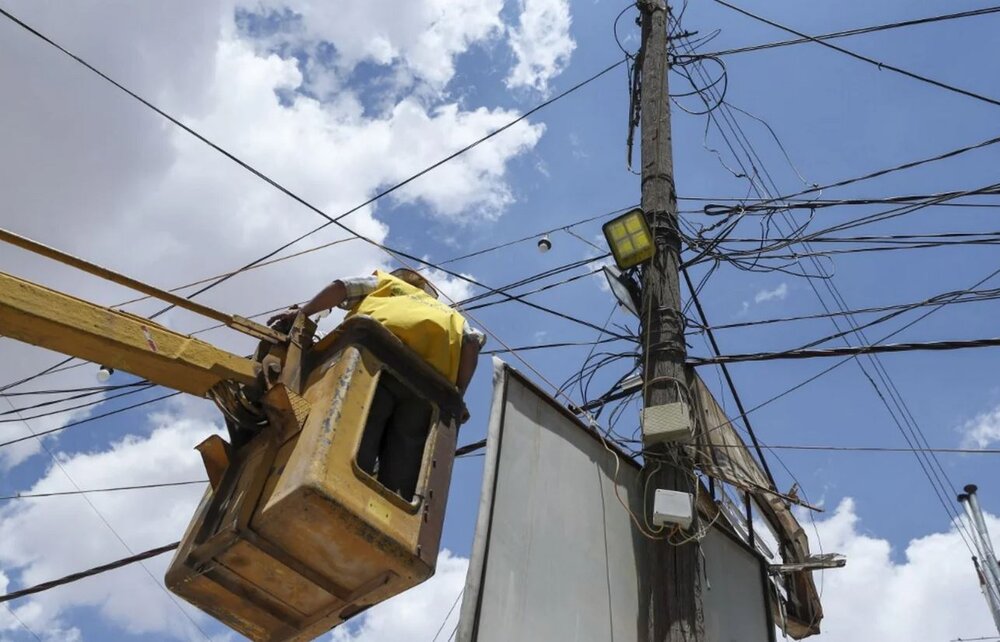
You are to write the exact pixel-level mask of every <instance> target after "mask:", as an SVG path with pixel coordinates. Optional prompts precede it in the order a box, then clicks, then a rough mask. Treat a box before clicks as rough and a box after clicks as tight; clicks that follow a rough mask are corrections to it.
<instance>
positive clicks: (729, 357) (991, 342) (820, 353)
mask: <svg viewBox="0 0 1000 642" xmlns="http://www.w3.org/2000/svg"><path fill="white" fill-rule="evenodd" d="M844 334H846V333H844ZM997 346H1000V337H993V338H988V339H969V340H965V341H926V342H912V343H890V344H881V345H877V344H876V345H863V346H846V347H843V348H825V349H822V350H787V351H784V352H752V353H747V354H726V355H720V356H716V357H692V358H690V359H688V363H689V364H690V365H693V366H705V365H711V364H723V363H743V362H747V361H773V360H775V359H812V358H816V357H844V356H857V355H862V354H883V353H889V352H913V351H918V350H925V351H926V350H931V351H943V350H966V349H969V348H995V347H997Z"/></svg>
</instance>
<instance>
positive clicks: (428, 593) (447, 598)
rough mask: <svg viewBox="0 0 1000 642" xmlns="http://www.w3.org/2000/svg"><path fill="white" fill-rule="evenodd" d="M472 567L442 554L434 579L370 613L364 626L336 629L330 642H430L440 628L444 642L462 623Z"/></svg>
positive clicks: (386, 602) (367, 614)
mask: <svg viewBox="0 0 1000 642" xmlns="http://www.w3.org/2000/svg"><path fill="white" fill-rule="evenodd" d="M468 566H469V560H467V559H465V558H462V557H458V556H455V555H453V554H452V553H451V552H449V551H448V550H443V551H441V554H440V556H439V557H438V563H437V573H436V574H435V575H434V577H432V578H431V579H429V580H427V581H426V582H424V583H423V584H420V585H419V586H417V587H415V588H412V589H410V590H409V591H407V592H405V593H402V594H400V595H397V596H396V597H394V598H392V599H390V600H386V601H385V602H383V603H382V604H379V605H378V606H375V607H373V608H372V609H371V610H369V611H366V612H365V615H364V616H363V619H362V620H361V623H360V624H354V623H351V624H350V625H347V626H342V627H340V628H337V629H334V631H333V633H331V635H330V638H329V639H330V642H397V641H398V640H425V641H426V642H430V641H431V640H433V639H434V636H435V634H437V633H438V630H439V629H440V631H441V633H440V634H439V635H438V640H440V642H444V641H445V640H447V639H449V636H451V633H452V630H453V629H454V628H455V626H456V625H457V624H458V614H459V611H460V610H461V600H460V598H459V594H460V593H461V592H462V589H463V588H464V587H465V573H466V570H467V569H468ZM456 600H458V602H457V603H456ZM453 605H454V608H452V606H453ZM449 611H450V613H449Z"/></svg>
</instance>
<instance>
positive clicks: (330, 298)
mask: <svg viewBox="0 0 1000 642" xmlns="http://www.w3.org/2000/svg"><path fill="white" fill-rule="evenodd" d="M346 298H347V288H346V287H345V286H344V282H343V281H334V282H333V283H331V284H330V285H328V286H326V287H325V288H323V289H322V290H320V291H319V293H318V294H317V295H316V296H314V297H313V298H312V299H311V300H310V301H309V302H308V303H306V304H305V305H303V306H302V307H301V308H296V307H292V308H289V309H288V310H285V311H284V312H281V313H279V314H276V315H274V316H273V317H271V318H270V319H268V320H267V323H268V325H273V324H274V323H275V322H278V321H282V320H291V319H294V318H295V315H296V314H298V313H299V312H302V313H303V314H305V315H306V316H307V317H308V316H311V315H313V314H316V313H317V312H322V311H323V310H329V309H331V308H335V307H337V306H338V305H340V304H341V303H343V302H344V299H346Z"/></svg>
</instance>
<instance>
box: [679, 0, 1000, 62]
mask: <svg viewBox="0 0 1000 642" xmlns="http://www.w3.org/2000/svg"><path fill="white" fill-rule="evenodd" d="M998 12H1000V7H986V8H983V9H973V10H971V11H961V12H958V13H947V14H943V15H939V16H931V17H928V18H916V19H913V20H903V21H900V22H892V23H888V24H881V25H874V26H871V27H859V28H857V29H846V30H844V31H834V32H832V33H826V34H823V35H821V36H812V37H811V38H794V39H791V40H782V41H779V42H769V43H765V44H760V45H751V46H748V47H739V48H736V49H724V50H722V51H715V52H712V53H709V54H695V55H698V56H706V57H707V56H730V55H733V54H739V53H746V52H750V51H761V50H764V49H774V48H776V47H787V46H789V45H798V44H802V43H806V42H812V41H813V40H833V39H835V38H846V37H848V36H858V35H861V34H866V33H875V32H877V31H886V30H888V29H898V28H900V27H912V26H916V25H923V24H930V23H932V22H942V21H945V20H956V19H958V18H971V17H975V16H983V15H988V14H991V13H998Z"/></svg>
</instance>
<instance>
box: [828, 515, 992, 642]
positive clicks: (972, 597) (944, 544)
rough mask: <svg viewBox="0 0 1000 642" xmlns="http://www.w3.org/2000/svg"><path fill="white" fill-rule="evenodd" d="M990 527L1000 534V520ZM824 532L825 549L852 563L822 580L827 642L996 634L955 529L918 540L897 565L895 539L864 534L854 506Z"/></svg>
mask: <svg viewBox="0 0 1000 642" xmlns="http://www.w3.org/2000/svg"><path fill="white" fill-rule="evenodd" d="M987 523H988V526H989V528H990V531H991V532H992V533H1000V519H997V518H996V517H992V516H987ZM817 527H818V529H819V534H820V538H821V540H822V542H823V548H824V550H826V551H832V552H838V553H843V554H845V555H846V557H847V566H846V567H845V568H842V569H835V570H831V571H827V572H826V573H825V577H824V578H823V580H822V587H823V611H824V613H825V617H824V619H823V622H822V624H821V628H822V631H823V632H822V634H821V635H820V637H819V639H820V640H823V642H857V641H858V640H879V641H880V642H912V641H913V640H953V639H955V638H957V637H976V636H980V635H987V634H989V633H990V631H993V630H994V627H993V620H992V618H991V617H990V614H989V610H988V609H987V607H986V602H985V600H984V598H983V596H982V593H981V592H980V591H979V584H978V580H977V578H976V573H975V570H974V569H973V566H972V562H971V560H970V554H969V550H968V549H967V548H966V547H965V545H964V544H963V542H962V539H961V537H960V535H959V533H958V532H957V531H956V530H955V529H954V528H951V529H950V530H948V531H946V532H943V533H932V534H930V535H926V536H923V537H918V538H916V539H913V540H911V541H910V542H909V543H908V544H907V546H906V549H905V551H904V552H903V557H902V560H901V561H899V562H897V561H895V560H894V559H893V555H892V546H891V545H890V543H889V542H888V541H887V540H885V539H881V538H878V537H875V536H873V535H870V534H867V533H865V532H864V529H863V528H862V526H861V520H860V518H859V517H858V515H857V512H856V506H855V503H854V501H853V500H851V499H845V500H843V501H842V502H841V503H840V505H839V506H838V507H837V510H836V511H835V512H834V513H833V515H831V516H830V517H829V518H827V519H825V520H821V521H819V522H817ZM814 546H815V543H814ZM817 584H820V579H819V577H817Z"/></svg>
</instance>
